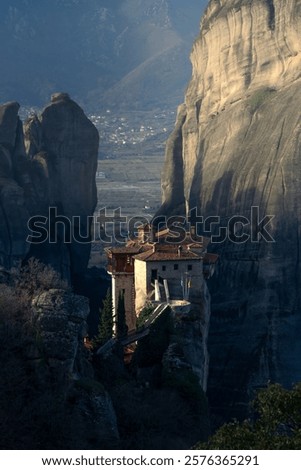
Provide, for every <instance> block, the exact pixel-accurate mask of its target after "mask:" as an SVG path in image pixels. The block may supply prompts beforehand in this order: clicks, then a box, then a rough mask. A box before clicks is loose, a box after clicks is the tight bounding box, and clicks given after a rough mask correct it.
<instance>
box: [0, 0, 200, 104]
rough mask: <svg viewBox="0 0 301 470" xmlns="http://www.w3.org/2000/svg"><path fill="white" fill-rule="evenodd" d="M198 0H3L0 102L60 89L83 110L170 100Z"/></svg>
mask: <svg viewBox="0 0 301 470" xmlns="http://www.w3.org/2000/svg"><path fill="white" fill-rule="evenodd" d="M206 3H207V2H206V1H202V0H190V2H189V6H187V2H185V1H184V0H143V1H142V0H52V1H51V2H49V1H48V0H3V1H2V2H1V4H0V38H1V40H0V61H1V77H0V102H6V101H11V100H17V101H19V102H21V103H22V104H24V105H28V106H41V104H42V103H44V102H45V101H47V100H48V99H49V96H50V95H51V93H53V92H56V91H66V92H68V93H70V94H71V96H72V97H73V98H74V99H76V100H77V101H78V102H79V103H80V104H81V105H83V106H85V107H86V108H88V109H89V110H91V111H92V110H93V112H94V111H96V110H98V109H100V108H108V107H109V108H110V109H126V110H129V111H130V110H138V109H139V110H144V109H148V110H150V109H154V108H163V107H166V106H167V107H169V106H174V107H175V106H176V105H177V104H178V103H179V102H180V101H181V100H182V96H183V94H184V89H185V86H186V84H187V82H188V79H189V76H190V73H191V66H190V63H189V52H190V50H191V47H192V44H193V41H194V38H195V37H196V35H197V32H198V28H199V18H200V11H201V10H202V9H203V8H204V6H205V4H206Z"/></svg>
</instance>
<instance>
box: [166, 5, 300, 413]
mask: <svg viewBox="0 0 301 470" xmlns="http://www.w3.org/2000/svg"><path fill="white" fill-rule="evenodd" d="M300 33H301V1H300V0H292V1H290V2H286V1H284V0H274V1H272V0H256V1H252V2H250V1H247V0H211V1H210V2H209V5H208V7H207V10H206V12H205V14H204V16H203V19H202V21H201V31H200V35H199V37H198V38H197V39H196V41H195V43H194V46H193V50H192V53H191V61H192V65H193V72H192V79H191V82H190V84H189V87H188V89H187V93H186V98H185V103H184V104H183V105H182V106H181V107H180V108H179V112H178V119H177V124H176V127H175V130H174V133H173V134H172V135H171V137H170V139H169V141H168V144H167V150H166V162H165V169H164V174H163V178H162V188H163V204H162V207H161V209H160V213H165V214H167V215H169V214H172V213H188V212H189V211H190V210H191V209H193V208H195V207H197V208H198V210H199V214H200V215H202V216H203V217H204V219H205V218H207V217H210V216H214V217H219V218H220V219H219V223H217V219H215V218H214V219H207V223H206V224H205V223H203V224H201V219H199V222H200V228H201V229H203V231H207V233H206V234H207V235H208V230H211V232H213V233H215V235H217V234H218V233H219V232H220V234H222V236H221V237H217V236H216V237H215V238H214V239H213V241H215V243H214V244H213V247H214V248H215V249H216V251H218V252H219V254H220V263H219V269H218V273H217V275H216V277H215V280H214V282H213V283H212V284H211V289H210V290H211V294H212V310H213V315H212V323H211V330H210V340H209V352H210V372H209V394H210V399H211V402H212V404H213V405H214V406H215V409H216V411H217V412H220V413H221V414H222V415H223V417H224V418H225V417H230V416H233V415H235V414H238V415H239V414H241V413H244V411H245V404H246V402H247V401H248V398H250V396H252V391H253V390H254V388H256V387H260V386H263V385H265V384H266V383H267V381H269V380H271V381H279V382H281V383H283V384H284V385H286V386H290V385H291V384H292V383H293V382H296V381H300V380H301V368H300V364H299V359H298V358H299V357H300V354H301V343H300V341H299V333H300V328H301V312H300V287H301V286H300V256H299V253H300V222H301V202H300V201H301V199H300V178H301V164H300V152H301V136H300V131H301V127H300V106H301V93H300V85H301V34H300ZM252 208H253V209H252ZM268 215H270V216H274V218H266V219H265V217H266V216H268ZM234 216H240V218H236V219H231V218H232V217H234ZM262 219H263V222H262V223H260V222H261V220H262ZM248 221H250V223H249V222H248ZM235 222H238V223H236V224H235ZM222 227H227V231H228V236H227V238H226V239H225V240H223V239H224V238H225V237H224V231H223V230H221V228H222ZM235 233H236V236H234V234H235ZM243 233H245V234H246V237H244V238H241V237H242V236H243ZM211 249H212V246H211Z"/></svg>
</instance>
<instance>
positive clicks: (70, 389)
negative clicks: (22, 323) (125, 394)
mask: <svg viewBox="0 0 301 470" xmlns="http://www.w3.org/2000/svg"><path fill="white" fill-rule="evenodd" d="M89 311H90V309H89V301H88V299H87V298H85V297H81V296H78V295H74V294H72V293H70V292H68V291H66V290H63V289H49V290H44V291H42V292H41V293H40V294H39V295H37V296H36V297H34V298H33V301H32V323H33V325H34V328H35V330H36V334H37V338H38V343H37V344H38V348H36V350H35V355H34V359H35V361H36V362H37V363H40V361H41V359H42V358H44V361H45V362H46V364H47V367H48V369H49V371H50V372H51V376H52V377H53V379H54V380H55V381H56V382H58V383H65V393H66V407H67V410H68V409H69V419H70V420H71V423H72V420H73V421H74V425H75V426H76V427H77V433H76V434H74V435H72V436H70V437H69V439H71V440H72V439H73V441H74V442H75V443H76V444H75V445H76V446H78V445H79V443H81V444H80V445H82V446H83V447H82V448H85V446H92V448H93V445H95V443H96V442H97V443H98V445H101V446H107V447H110V446H114V443H117V441H118V439H119V434H118V427H117V420H116V415H115V411H114V408H113V405H112V401H111V398H110V396H109V394H108V393H107V392H106V390H105V389H104V387H103V386H102V385H101V383H100V382H98V381H96V380H95V379H94V372H93V368H92V365H91V362H90V361H89V360H88V359H89V353H88V352H87V350H85V348H84V336H85V335H86V334H87V324H86V320H87V317H88V315H89ZM65 439H66V442H68V439H67V436H65Z"/></svg>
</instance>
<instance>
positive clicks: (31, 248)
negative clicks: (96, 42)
mask: <svg viewBox="0 0 301 470" xmlns="http://www.w3.org/2000/svg"><path fill="white" fill-rule="evenodd" d="M18 109H19V105H18V104H17V103H8V104H6V105H4V106H2V107H1V108H0V178H1V182H0V210H1V211H2V217H1V222H0V247H1V249H0V255H1V259H0V262H1V264H3V265H4V266H5V267H10V266H12V265H14V264H17V263H18V262H19V261H20V260H22V259H24V258H25V257H26V256H28V257H30V256H34V257H36V258H38V259H40V260H41V261H43V262H45V263H46V264H51V265H52V266H53V267H55V268H56V269H57V270H58V271H60V272H61V273H62V274H63V275H64V276H65V277H67V278H68V277H70V273H71V277H72V280H73V281H74V282H76V280H77V278H78V277H79V276H80V275H81V273H82V272H83V270H84V269H85V268H86V266H87V263H88V259H89V253H90V245H89V237H90V225H91V222H90V221H89V219H88V217H89V216H90V217H91V216H92V215H93V213H94V209H95V206H96V202H97V194H96V184H95V173H96V168H97V158H98V144H99V138H98V133H97V130H96V128H95V127H94V125H93V124H92V123H91V122H90V121H89V119H88V118H87V117H86V116H85V114H84V112H83V111H82V109H81V108H80V107H79V106H78V105H77V104H76V103H75V102H74V101H72V100H71V99H70V97H69V96H68V95H67V94H65V93H58V94H55V95H53V96H52V99H51V103H50V104H49V105H48V106H47V107H46V108H45V109H44V110H43V112H42V114H41V116H33V117H31V118H30V119H29V120H28V121H27V122H26V123H25V126H24V134H25V137H24V136H23V130H22V125H21V122H20V120H19V118H18ZM50 208H54V209H53V210H54V212H53V216H52V217H50V215H49V214H50V213H49V210H50ZM35 216H40V217H42V218H43V222H42V225H43V229H44V233H45V231H46V230H47V232H48V236H47V237H45V239H43V243H41V242H40V243H36V240H35V239H34V238H31V242H32V244H31V245H30V243H26V239H27V235H32V233H28V228H27V223H28V220H29V218H30V217H35ZM59 218H60V219H59ZM46 219H47V221H46ZM59 220H60V221H59ZM62 221H63V223H62Z"/></svg>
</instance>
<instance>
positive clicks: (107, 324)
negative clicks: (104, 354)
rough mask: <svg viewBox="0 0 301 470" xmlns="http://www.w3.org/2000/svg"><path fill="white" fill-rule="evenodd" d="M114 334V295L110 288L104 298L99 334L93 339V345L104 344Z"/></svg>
mask: <svg viewBox="0 0 301 470" xmlns="http://www.w3.org/2000/svg"><path fill="white" fill-rule="evenodd" d="M112 335H113V309H112V295H111V291H110V289H108V291H107V295H106V297H105V299H104V300H103V307H102V309H101V310H100V312H99V325H98V334H97V336H95V338H94V339H93V345H94V346H95V347H99V346H102V345H103V344H105V343H106V342H107V341H109V339H111V338H112Z"/></svg>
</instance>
